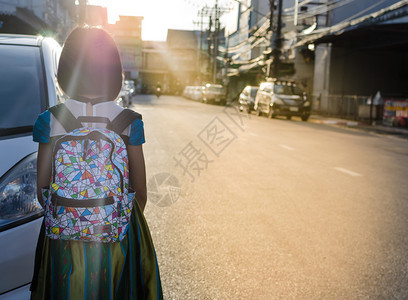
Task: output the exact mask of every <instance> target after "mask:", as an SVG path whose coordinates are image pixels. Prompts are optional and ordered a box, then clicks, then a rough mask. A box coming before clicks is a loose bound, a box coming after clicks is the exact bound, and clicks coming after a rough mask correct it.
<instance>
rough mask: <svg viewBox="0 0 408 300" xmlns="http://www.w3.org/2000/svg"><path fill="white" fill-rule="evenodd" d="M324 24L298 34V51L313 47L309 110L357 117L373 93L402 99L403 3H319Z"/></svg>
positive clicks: (406, 6) (406, 7)
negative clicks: (312, 97)
mask: <svg viewBox="0 0 408 300" xmlns="http://www.w3.org/2000/svg"><path fill="white" fill-rule="evenodd" d="M322 7H324V8H325V11H326V12H325V15H326V16H327V18H326V22H325V23H320V24H317V26H316V28H315V29H314V30H313V31H311V32H309V33H307V34H300V35H299V42H298V44H297V45H298V47H305V46H308V47H310V48H312V49H314V51H313V52H314V60H315V64H314V66H315V67H314V85H313V96H314V99H315V101H314V109H316V110H319V111H322V112H327V113H330V114H340V115H346V116H347V115H352V116H357V113H358V112H357V109H358V107H359V106H360V105H364V104H365V103H366V101H367V98H369V97H370V96H373V95H374V94H376V93H377V92H378V91H380V92H381V94H382V95H383V96H384V97H392V98H395V97H396V98H400V97H402V98H405V97H407V96H408V89H407V87H406V84H405V82H406V78H407V74H408V73H407V72H406V70H407V67H408V66H407V63H408V57H407V54H406V53H407V52H406V50H407V46H408V40H407V39H406V36H405V33H404V32H405V31H406V29H407V28H408V23H407V21H408V18H407V15H408V2H407V1H396V0H384V1H375V2H373V1H369V0H356V1H352V2H347V3H346V2H345V3H344V4H343V5H337V6H335V5H332V4H331V2H330V1H324V3H323V4H322Z"/></svg>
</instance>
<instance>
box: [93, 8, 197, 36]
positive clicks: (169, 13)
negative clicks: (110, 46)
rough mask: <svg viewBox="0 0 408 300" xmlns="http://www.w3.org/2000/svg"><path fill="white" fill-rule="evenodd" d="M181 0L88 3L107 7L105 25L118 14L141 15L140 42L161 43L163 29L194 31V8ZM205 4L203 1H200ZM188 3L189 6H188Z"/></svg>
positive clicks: (195, 9)
mask: <svg viewBox="0 0 408 300" xmlns="http://www.w3.org/2000/svg"><path fill="white" fill-rule="evenodd" d="M192 2H194V1H190V2H188V1H185V0H172V1H169V0H149V1H146V0H113V1H108V0H92V1H88V3H89V4H92V5H101V6H106V7H107V8H108V19H109V23H115V21H116V20H118V16H119V15H126V16H143V18H144V19H143V22H142V39H143V40H157V41H164V40H166V37H167V29H169V28H171V29H187V30H194V29H198V26H197V25H194V23H193V21H198V17H197V11H198V9H199V5H198V3H200V1H197V5H192V4H191V3H192ZM204 2H205V1H204ZM189 3H190V4H189Z"/></svg>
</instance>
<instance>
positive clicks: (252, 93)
mask: <svg viewBox="0 0 408 300" xmlns="http://www.w3.org/2000/svg"><path fill="white" fill-rule="evenodd" d="M257 91H258V88H252V89H251V97H252V98H255V96H256V92H257Z"/></svg>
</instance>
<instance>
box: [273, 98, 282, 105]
mask: <svg viewBox="0 0 408 300" xmlns="http://www.w3.org/2000/svg"><path fill="white" fill-rule="evenodd" d="M273 104H277V105H283V104H284V103H283V101H282V99H279V98H276V97H275V98H274V100H273Z"/></svg>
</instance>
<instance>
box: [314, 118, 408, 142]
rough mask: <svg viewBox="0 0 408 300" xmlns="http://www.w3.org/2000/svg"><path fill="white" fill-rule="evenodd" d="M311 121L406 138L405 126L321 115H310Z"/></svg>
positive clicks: (406, 130)
mask: <svg viewBox="0 0 408 300" xmlns="http://www.w3.org/2000/svg"><path fill="white" fill-rule="evenodd" d="M309 121H310V122H312V123H317V124H324V125H328V126H338V127H348V128H353V129H359V130H363V131H366V132H375V133H379V134H389V135H396V136H401V137H404V138H408V129H405V128H395V127H387V126H384V125H372V126H371V125H368V124H364V123H361V122H357V121H347V120H339V119H325V118H324V117H321V116H311V117H310V119H309Z"/></svg>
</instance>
